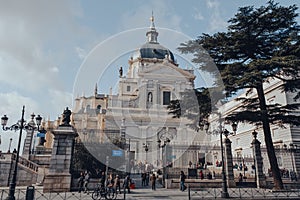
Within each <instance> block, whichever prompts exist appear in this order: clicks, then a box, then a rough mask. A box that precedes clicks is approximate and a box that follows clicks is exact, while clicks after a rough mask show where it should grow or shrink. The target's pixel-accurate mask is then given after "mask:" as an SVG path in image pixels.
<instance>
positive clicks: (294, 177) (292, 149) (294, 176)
mask: <svg viewBox="0 0 300 200" xmlns="http://www.w3.org/2000/svg"><path fill="white" fill-rule="evenodd" d="M283 147H284V149H285V150H286V151H288V152H290V155H291V162H292V168H293V173H291V174H290V176H291V180H292V181H293V180H295V181H297V173H296V171H295V166H294V156H293V154H294V152H296V151H297V145H296V144H293V143H290V145H289V148H287V145H286V144H284V145H283Z"/></svg>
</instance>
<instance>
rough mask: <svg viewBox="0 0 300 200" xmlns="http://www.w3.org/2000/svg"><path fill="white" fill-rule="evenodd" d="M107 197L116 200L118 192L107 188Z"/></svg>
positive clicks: (109, 199) (108, 199)
mask: <svg viewBox="0 0 300 200" xmlns="http://www.w3.org/2000/svg"><path fill="white" fill-rule="evenodd" d="M105 198H106V199H107V200H115V199H116V198H117V193H116V192H115V191H113V190H107V193H106V196H105Z"/></svg>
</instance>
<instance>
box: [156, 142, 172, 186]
mask: <svg viewBox="0 0 300 200" xmlns="http://www.w3.org/2000/svg"><path fill="white" fill-rule="evenodd" d="M170 142H171V140H170V139H169V138H168V137H166V138H163V137H160V138H159V139H158V140H157V143H158V147H159V148H161V149H162V162H163V163H162V167H163V172H162V173H163V177H162V185H163V187H165V180H166V167H167V166H166V157H167V156H166V146H167V144H168V143H170Z"/></svg>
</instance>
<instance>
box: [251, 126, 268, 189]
mask: <svg viewBox="0 0 300 200" xmlns="http://www.w3.org/2000/svg"><path fill="white" fill-rule="evenodd" d="M252 135H253V137H254V139H253V141H252V143H251V144H252V148H253V157H254V159H255V172H256V173H255V174H256V177H255V179H256V186H257V188H264V187H266V177H265V175H264V173H263V159H262V156H261V150H260V142H259V141H258V140H257V132H256V131H254V132H253V133H252Z"/></svg>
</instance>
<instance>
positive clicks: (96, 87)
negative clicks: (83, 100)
mask: <svg viewBox="0 0 300 200" xmlns="http://www.w3.org/2000/svg"><path fill="white" fill-rule="evenodd" d="M94 92H95V96H97V94H98V86H97V83H96V85H95V91H94Z"/></svg>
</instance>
